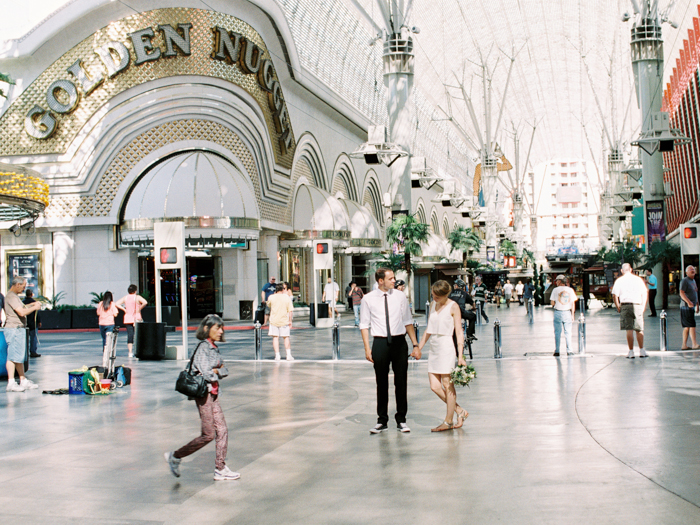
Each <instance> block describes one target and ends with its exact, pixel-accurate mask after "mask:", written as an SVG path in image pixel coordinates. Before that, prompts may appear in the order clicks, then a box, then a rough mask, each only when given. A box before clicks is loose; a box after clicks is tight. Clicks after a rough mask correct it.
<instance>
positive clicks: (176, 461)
mask: <svg viewBox="0 0 700 525" xmlns="http://www.w3.org/2000/svg"><path fill="white" fill-rule="evenodd" d="M164 456H165V461H167V462H168V466H169V467H170V472H172V473H173V476H175V477H176V478H179V477H180V462H181V461H182V459H180V458H176V457H175V456H173V453H172V452H166V453H165V454H164Z"/></svg>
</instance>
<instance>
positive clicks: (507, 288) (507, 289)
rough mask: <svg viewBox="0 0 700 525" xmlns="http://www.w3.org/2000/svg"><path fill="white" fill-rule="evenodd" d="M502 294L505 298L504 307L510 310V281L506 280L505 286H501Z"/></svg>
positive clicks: (511, 292) (511, 290)
mask: <svg viewBox="0 0 700 525" xmlns="http://www.w3.org/2000/svg"><path fill="white" fill-rule="evenodd" d="M503 294H504V295H505V298H506V306H507V307H508V308H510V301H511V299H512V298H513V285H512V284H510V279H506V284H504V285H503Z"/></svg>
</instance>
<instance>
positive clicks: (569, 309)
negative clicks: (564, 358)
mask: <svg viewBox="0 0 700 525" xmlns="http://www.w3.org/2000/svg"><path fill="white" fill-rule="evenodd" d="M554 283H555V284H556V285H557V286H556V288H554V290H552V295H551V296H550V299H551V300H550V302H551V303H552V307H553V308H554V348H555V350H554V357H559V345H560V343H561V331H562V329H563V330H564V341H566V355H574V352H573V349H572V346H571V323H572V321H573V320H574V312H575V311H576V299H577V297H576V292H575V291H574V290H573V288H570V287H569V279H568V278H567V277H566V275H563V274H559V275H557V278H556V279H555V280H554Z"/></svg>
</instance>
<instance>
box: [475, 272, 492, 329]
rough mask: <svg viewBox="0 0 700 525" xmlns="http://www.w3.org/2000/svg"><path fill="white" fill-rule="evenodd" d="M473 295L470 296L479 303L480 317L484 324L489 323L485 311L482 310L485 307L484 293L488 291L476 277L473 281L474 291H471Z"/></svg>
mask: <svg viewBox="0 0 700 525" xmlns="http://www.w3.org/2000/svg"><path fill="white" fill-rule="evenodd" d="M472 291H473V292H474V293H473V294H472V295H473V296H474V300H475V301H479V306H478V307H479V308H480V309H481V317H483V318H484V321H485V322H487V323H488V322H489V316H488V315H486V311H485V310H484V307H485V305H486V292H487V291H488V289H487V288H486V285H485V284H484V283H482V282H481V276H479V275H477V276H476V279H474V289H473V290H472Z"/></svg>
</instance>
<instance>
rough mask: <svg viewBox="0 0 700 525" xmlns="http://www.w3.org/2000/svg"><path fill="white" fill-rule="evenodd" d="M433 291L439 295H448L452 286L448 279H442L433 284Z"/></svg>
mask: <svg viewBox="0 0 700 525" xmlns="http://www.w3.org/2000/svg"><path fill="white" fill-rule="evenodd" d="M432 291H433V293H434V294H435V295H437V296H439V297H447V296H448V295H450V292H451V291H452V287H451V286H450V283H448V282H447V281H443V280H440V281H438V282H436V283H435V284H433V287H432Z"/></svg>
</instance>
